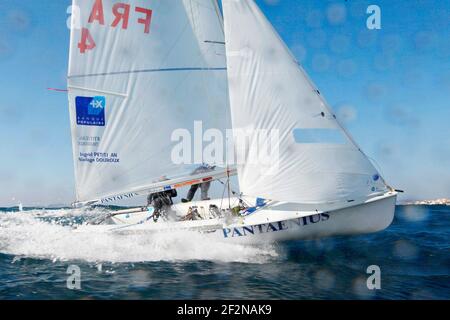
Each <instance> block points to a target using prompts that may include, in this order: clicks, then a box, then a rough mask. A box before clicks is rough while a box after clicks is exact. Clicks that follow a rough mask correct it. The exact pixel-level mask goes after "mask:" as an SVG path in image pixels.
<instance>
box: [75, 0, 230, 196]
mask: <svg viewBox="0 0 450 320" xmlns="http://www.w3.org/2000/svg"><path fill="white" fill-rule="evenodd" d="M72 8H73V11H72V31H71V44H70V60H69V72H68V89H69V108H70V117H71V130H72V143H73V157H74V165H75V177H76V193H77V200H78V201H80V202H84V201H91V200H98V199H101V198H104V197H112V198H114V197H113V195H118V194H123V193H126V192H131V191H138V190H144V189H145V188H147V187H151V186H154V185H153V184H152V183H156V182H159V181H161V179H160V178H161V176H163V175H165V176H167V177H168V178H171V177H175V176H180V175H189V174H190V173H191V171H192V167H191V166H189V165H179V164H175V163H174V162H173V161H172V159H171V151H172V147H173V145H174V144H175V142H172V141H171V135H172V133H173V131H174V130H176V129H178V128H185V129H188V130H189V131H191V132H192V131H193V130H192V129H193V126H194V121H196V120H202V125H203V128H204V130H207V129H208V128H215V129H219V130H221V131H222V132H224V131H225V129H226V128H229V127H230V120H229V104H228V94H227V93H228V89H227V76H226V61H225V59H226V58H225V47H224V35H223V24H222V17H221V15H220V12H219V10H218V6H217V3H216V0H195V1H194V0H164V1H161V0H129V1H127V2H122V1H114V0H73V6H72ZM158 179H159V180H158Z"/></svg>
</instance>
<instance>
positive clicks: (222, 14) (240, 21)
mask: <svg viewBox="0 0 450 320" xmlns="http://www.w3.org/2000/svg"><path fill="white" fill-rule="evenodd" d="M72 8H73V15H72V30H71V43H70V59H69V72H68V98H69V109H70V118H71V131H72V143H73V158H74V167H75V178H76V196H77V201H76V203H75V205H76V206H91V205H96V204H101V205H109V204H111V203H114V202H115V201H119V200H129V199H134V198H136V197H139V196H142V195H148V194H152V193H158V192H165V191H170V190H174V189H178V190H180V188H184V187H189V186H192V185H198V184H202V183H206V182H209V183H218V182H222V183H223V184H224V185H225V189H224V195H223V196H222V197H219V198H217V199H211V200H202V201H192V202H188V203H176V204H174V205H172V206H171V207H170V212H171V218H170V219H169V218H165V219H164V218H160V219H157V220H156V219H153V218H154V217H155V208H154V207H152V206H151V205H150V206H143V207H139V208H131V209H126V210H123V211H119V212H113V213H111V215H109V216H108V219H107V220H108V221H107V223H106V222H105V223H101V224H96V225H86V226H82V227H79V228H78V229H77V231H78V232H119V233H130V234H133V233H139V232H171V231H173V230H190V231H195V232H202V233H204V234H205V235H207V236H208V237H215V238H218V239H223V240H224V241H245V242H255V243H260V242H263V241H268V242H273V241H285V240H297V239H308V238H318V237H326V236H335V235H352V234H363V233H371V232H377V231H380V230H383V229H385V228H387V227H388V226H389V225H390V224H391V222H392V220H393V215H394V208H395V203H396V197H397V192H396V191H395V190H394V189H393V188H392V187H390V186H389V185H388V184H387V183H386V182H385V180H384V179H383V178H382V176H381V175H380V173H379V172H378V171H377V170H376V169H375V167H374V165H373V164H372V163H371V161H370V160H369V159H368V157H367V156H366V155H365V154H364V153H363V151H362V150H361V149H360V147H359V146H358V145H357V144H356V142H355V141H354V140H353V138H352V137H351V135H350V134H349V133H348V132H347V131H346V130H345V128H344V127H343V126H342V125H341V124H340V123H339V121H338V119H337V117H336V116H335V114H334V113H333V111H332V110H331V109H330V108H329V107H328V105H327V103H326V101H325V99H324V97H323V96H322V94H321V92H320V91H319V90H318V89H317V88H316V86H315V85H314V84H313V83H312V81H311V80H310V79H309V77H308V76H307V74H306V73H305V71H304V70H303V68H302V67H301V66H300V64H299V63H298V61H297V60H296V59H295V57H294V56H293V55H292V54H291V52H290V51H289V48H288V47H287V46H286V45H285V43H284V42H283V40H282V39H281V38H280V36H279V35H278V34H277V32H276V31H275V29H274V28H273V27H272V25H271V24H270V22H269V21H268V20H267V19H266V17H265V16H264V14H263V13H262V12H261V11H260V9H259V8H258V6H257V5H256V3H255V2H254V1H253V0H222V6H221V7H220V5H219V3H218V1H217V0H164V1H161V0H129V1H127V2H121V1H119V0H117V1H115V0H73V6H72ZM199 122H201V129H202V130H203V131H201V133H200V135H202V132H207V131H208V130H209V132H213V133H215V134H216V137H217V136H220V134H223V136H226V132H227V131H228V130H232V132H233V137H232V139H226V140H227V141H229V140H233V141H232V142H231V144H232V145H233V148H232V149H233V153H234V155H233V157H235V158H239V159H241V160H242V161H237V162H236V163H232V161H228V159H229V157H228V156H226V157H225V158H227V159H226V160H225V161H222V162H221V161H217V163H208V165H210V166H211V167H210V168H211V169H210V170H207V171H206V172H201V173H194V174H193V173H192V172H193V169H195V167H196V166H198V165H201V164H202V163H205V157H204V154H203V153H202V152H197V151H194V152H193V153H194V154H191V152H190V151H189V150H188V151H187V150H184V153H183V155H182V156H181V158H183V159H185V158H191V159H193V160H192V161H191V162H189V161H174V150H178V151H179V147H180V141H179V140H176V139H175V140H174V132H180V131H179V130H184V131H182V132H189V133H192V132H193V133H194V135H195V134H198V132H199V130H198V123H199ZM177 130H178V131H177ZM211 130H212V131H211ZM240 132H245V141H246V142H247V143H243V144H241V145H240V146H239V147H237V145H238V143H237V142H236V141H235V140H236V138H237V136H239V134H238V133H240ZM268 132H269V133H270V132H273V133H274V135H273V136H274V137H276V139H275V140H274V141H276V145H275V146H273V145H272V146H271V148H269V149H270V150H269V153H268V154H269V155H270V156H269V160H270V161H263V162H261V161H251V160H252V159H253V158H254V157H253V156H254V151H255V150H256V149H258V148H257V147H258V146H260V145H265V144H266V143H267V141H269V140H270V139H269V138H268V137H270V134H269V135H266V136H264V135H261V133H265V134H267V133H268ZM175 136H176V134H175ZM204 136H205V135H203V138H205V137H204ZM261 137H265V139H261ZM209 139H210V140H211V139H212V138H211V137H209ZM193 144H195V141H194V143H193ZM183 145H186V144H183ZM187 145H188V146H190V145H189V143H188V144H187ZM255 147H256V149H255ZM266 151H267V150H266ZM186 153H187V156H186ZM177 154H178V155H179V152H175V156H176V155H177ZM189 155H190V156H191V157H189ZM274 159H275V161H273V160H274ZM194 172H195V171H194ZM233 176H236V177H237V180H238V183H239V192H235V193H232V192H230V190H231V187H230V184H231V183H230V181H231V179H232V177H233ZM225 191H226V192H225ZM102 222H103V221H102Z"/></svg>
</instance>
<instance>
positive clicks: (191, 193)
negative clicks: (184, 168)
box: [181, 164, 215, 203]
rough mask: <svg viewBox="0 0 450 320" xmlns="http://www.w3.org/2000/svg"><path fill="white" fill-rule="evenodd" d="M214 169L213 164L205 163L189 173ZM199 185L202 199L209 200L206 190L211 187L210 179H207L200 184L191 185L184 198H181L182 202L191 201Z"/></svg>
mask: <svg viewBox="0 0 450 320" xmlns="http://www.w3.org/2000/svg"><path fill="white" fill-rule="evenodd" d="M214 169H215V166H209V165H207V164H202V165H201V166H200V167H198V168H197V169H195V170H194V171H193V172H192V173H191V174H192V175H195V174H199V173H205V172H210V171H214ZM199 187H200V190H201V199H202V201H205V200H210V198H209V197H208V191H209V188H210V187H211V181H208V182H203V183H201V184H194V185H192V186H191V188H190V189H189V191H188V194H187V196H186V198H183V199H181V202H184V203H186V202H191V201H192V199H194V196H195V193H196V192H197V190H198V188H199Z"/></svg>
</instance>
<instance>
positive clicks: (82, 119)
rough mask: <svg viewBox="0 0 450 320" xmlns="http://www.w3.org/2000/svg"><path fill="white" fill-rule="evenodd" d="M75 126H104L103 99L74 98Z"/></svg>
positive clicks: (104, 104)
mask: <svg viewBox="0 0 450 320" xmlns="http://www.w3.org/2000/svg"><path fill="white" fill-rule="evenodd" d="M75 106H76V112H77V125H80V126H99V127H104V126H105V108H106V99H105V97H101V96H96V97H76V98H75Z"/></svg>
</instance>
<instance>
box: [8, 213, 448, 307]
mask: <svg viewBox="0 0 450 320" xmlns="http://www.w3.org/2000/svg"><path fill="white" fill-rule="evenodd" d="M96 210H100V209H96ZM96 214H98V212H96V211H95V210H93V211H88V212H86V211H82V210H78V209H67V208H66V209H65V208H60V209H42V208H26V209H25V210H24V211H22V212H18V210H17V209H6V208H3V209H0V299H2V300H4V299H450V233H449V231H450V206H412V205H411V206H398V207H397V208H396V215H395V220H394V222H393V224H392V225H391V226H390V227H389V228H388V229H387V230H385V231H383V232H379V233H376V234H371V235H364V236H352V237H336V238H327V239H320V240H310V241H298V242H289V243H281V244H276V245H261V246H251V245H239V244H223V243H220V244H219V243H211V241H207V242H206V241H202V237H201V236H200V235H197V234H171V235H164V234H159V235H153V236H149V235H146V236H142V235H141V236H118V235H115V236H113V235H105V234H103V235H100V234H76V233H73V232H71V226H73V225H76V224H80V223H83V221H85V220H86V219H88V218H89V217H90V216H95V215H96ZM373 265H375V266H378V267H379V268H380V273H381V277H380V281H381V282H380V285H381V288H380V289H378V290H369V289H368V288H367V285H366V282H367V278H368V277H369V276H370V274H368V273H367V268H368V267H369V266H373ZM74 266H75V267H76V268H78V269H79V271H80V282H79V283H80V289H76V288H75V289H69V288H68V277H69V276H70V272H69V273H68V270H69V271H70V270H71V268H73V267H74Z"/></svg>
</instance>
